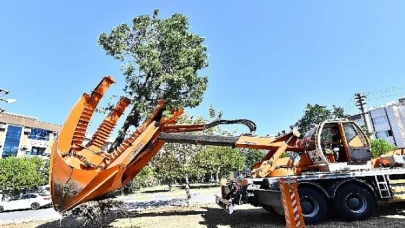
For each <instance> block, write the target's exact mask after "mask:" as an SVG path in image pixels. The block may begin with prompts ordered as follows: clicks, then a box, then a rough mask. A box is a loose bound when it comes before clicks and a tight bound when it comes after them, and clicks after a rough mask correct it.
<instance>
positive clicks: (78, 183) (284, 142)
mask: <svg viewBox="0 0 405 228" xmlns="http://www.w3.org/2000/svg"><path fill="white" fill-rule="evenodd" d="M112 83H114V80H113V79H112V78H111V77H109V76H108V77H104V78H103V80H102V81H101V82H100V83H99V84H98V85H97V87H96V88H95V90H94V91H93V92H92V93H91V94H83V96H82V97H81V98H80V99H79V100H78V102H77V103H76V104H75V105H74V107H73V109H72V111H71V113H70V114H69V115H68V117H67V120H66V122H65V124H64V126H63V128H62V130H61V132H60V135H59V137H58V139H57V140H56V141H55V143H54V145H53V147H52V154H51V163H50V187H51V195H52V201H53V205H54V208H55V210H57V211H61V212H63V211H66V210H69V209H71V208H73V207H74V206H77V205H80V204H82V203H84V202H87V201H90V200H94V199H97V198H100V197H102V196H104V195H106V194H108V193H110V192H112V191H115V190H116V189H118V188H120V187H122V186H124V185H125V184H127V183H128V182H129V181H130V180H132V179H133V178H134V177H135V176H136V175H137V174H138V173H139V172H140V171H141V169H142V168H143V167H144V166H145V165H146V164H147V163H148V162H149V161H150V160H151V159H152V158H153V157H154V156H155V155H156V154H157V153H158V151H159V150H160V149H161V148H162V147H163V145H164V144H165V143H166V142H168V143H190V144H202V145H216V146H231V147H236V148H253V149H266V150H270V151H271V152H270V153H269V154H267V156H266V157H265V158H264V159H263V162H261V165H260V167H258V169H257V170H256V172H255V174H254V175H257V176H263V175H266V174H267V173H268V172H269V171H271V170H272V169H274V167H275V162H276V161H277V159H278V158H279V157H280V155H281V154H282V153H283V152H284V151H286V150H289V151H300V148H299V147H296V146H295V145H296V142H297V139H298V138H297V137H298V133H297V132H295V131H292V132H290V133H288V134H286V135H284V136H281V137H253V136H251V135H241V136H239V137H235V136H213V135H202V136H201V135H200V136H199V135H195V134H185V133H179V132H192V131H204V130H206V129H209V128H211V127H214V126H217V125H219V124H245V125H246V126H247V127H248V128H249V130H250V131H251V133H252V132H254V131H255V130H256V125H255V124H254V123H253V122H252V121H250V120H246V119H239V120H231V121H229V120H217V121H214V122H212V123H209V124H198V125H176V120H177V118H178V117H179V116H180V115H181V114H182V113H183V110H176V111H172V115H171V117H163V115H162V113H163V111H164V106H165V103H166V102H165V101H161V102H160V103H159V105H158V107H157V108H156V109H155V110H154V112H153V113H152V115H151V116H150V118H149V119H147V120H146V121H145V122H144V123H143V124H142V125H141V126H140V127H139V128H138V129H137V130H136V131H135V132H133V133H132V134H131V135H130V136H129V137H128V138H126V139H124V141H123V142H122V143H121V144H120V145H119V146H118V147H116V148H111V149H110V150H109V151H111V152H106V151H105V150H104V148H103V147H104V144H105V142H106V139H107V138H108V136H109V134H110V133H111V131H112V130H113V128H114V127H115V124H116V122H117V120H118V118H119V117H120V116H121V115H122V113H123V112H124V110H125V108H126V107H127V106H128V105H129V103H130V101H129V100H128V99H127V98H124V97H122V98H121V99H120V100H119V101H118V103H117V105H116V106H115V107H114V108H113V110H112V111H111V112H110V114H108V116H107V117H106V119H105V120H104V121H103V122H102V123H101V125H100V126H99V128H98V129H97V131H96V133H95V134H94V135H93V137H92V139H91V140H90V141H89V142H88V143H87V144H86V145H85V146H84V145H83V143H84V135H85V132H86V130H87V126H88V123H89V121H90V119H91V117H92V114H93V113H94V111H95V108H96V106H97V104H98V102H99V101H100V100H101V98H102V96H103V95H104V94H105V92H106V90H107V89H108V88H109V87H110V85H111V84H112Z"/></svg>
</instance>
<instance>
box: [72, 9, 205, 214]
mask: <svg viewBox="0 0 405 228" xmlns="http://www.w3.org/2000/svg"><path fill="white" fill-rule="evenodd" d="M189 28H190V25H189V22H188V19H187V17H186V16H185V15H182V14H178V13H176V14H173V15H172V16H171V17H169V18H165V19H161V18H159V10H158V9H156V10H154V12H153V14H152V15H140V16H137V17H135V18H133V20H132V25H129V24H120V25H118V26H116V27H114V28H112V30H111V31H110V32H109V33H108V34H107V33H101V35H100V36H99V38H98V44H99V46H100V47H101V48H103V49H104V50H105V52H106V54H107V55H109V56H112V57H113V58H114V59H116V60H118V61H120V62H121V64H122V68H121V70H122V73H123V75H124V77H125V86H124V89H123V91H124V93H125V96H126V97H128V98H129V99H130V100H131V102H132V109H131V110H130V112H129V115H128V116H127V118H126V119H125V121H124V124H123V126H122V128H121V129H120V130H119V132H118V136H117V138H116V140H115V141H114V142H113V144H112V145H111V147H110V149H109V152H112V151H113V150H115V149H116V148H117V147H118V146H119V145H120V144H121V143H122V142H123V140H124V139H125V136H126V135H127V134H128V133H129V129H130V127H131V126H134V127H135V128H137V127H139V125H140V123H141V122H142V121H143V120H144V119H146V118H148V117H149V115H150V114H151V113H152V112H153V110H154V109H155V107H156V106H157V105H158V102H159V101H160V100H162V99H164V100H166V101H167V103H166V106H167V108H168V109H180V108H193V107H196V106H198V105H199V104H200V103H201V102H202V100H203V94H204V92H205V90H206V89H207V86H208V77H207V76H201V75H200V74H199V71H200V70H202V69H204V68H206V67H208V62H207V59H208V55H207V53H206V51H207V48H206V47H205V46H204V45H203V42H204V38H203V37H200V36H199V35H197V34H194V33H191V32H190V31H189ZM111 109H112V105H111V104H109V105H107V107H105V108H103V109H100V110H99V111H101V112H103V111H107V110H111ZM166 113H167V112H166ZM166 113H164V114H166ZM89 205H90V204H89ZM89 205H81V207H80V208H84V207H87V206H89ZM95 205H98V204H95ZM80 208H79V209H80ZM89 208H92V207H90V206H89ZM79 211H80V213H77V214H78V215H79V217H86V218H89V217H91V213H90V212H89V211H94V208H93V209H91V210H90V209H88V208H86V209H83V210H79Z"/></svg>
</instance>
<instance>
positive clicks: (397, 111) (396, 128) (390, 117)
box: [349, 98, 405, 147]
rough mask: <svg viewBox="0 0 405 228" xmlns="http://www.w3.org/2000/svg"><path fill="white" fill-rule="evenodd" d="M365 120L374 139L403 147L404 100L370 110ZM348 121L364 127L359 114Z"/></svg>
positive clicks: (404, 127)
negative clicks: (381, 139) (380, 139)
mask: <svg viewBox="0 0 405 228" xmlns="http://www.w3.org/2000/svg"><path fill="white" fill-rule="evenodd" d="M366 118H367V119H368V122H369V123H370V124H369V125H370V127H371V129H370V130H371V131H372V132H374V136H375V138H377V139H379V138H383V139H385V140H387V141H388V142H390V143H392V144H394V145H396V146H397V147H405V98H401V99H399V100H398V101H397V102H391V103H389V104H387V105H384V106H381V107H378V108H370V109H369V110H368V112H367V114H366ZM349 119H351V120H355V121H356V122H357V123H358V124H359V125H361V126H364V120H363V118H362V116H361V115H360V114H357V115H353V116H351V117H350V118H349Z"/></svg>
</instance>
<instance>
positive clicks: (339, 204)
mask: <svg viewBox="0 0 405 228" xmlns="http://www.w3.org/2000/svg"><path fill="white" fill-rule="evenodd" d="M334 207H335V210H336V211H337V213H338V215H339V217H341V218H342V219H344V220H346V221H356V220H365V219H368V218H370V217H371V216H372V215H373V214H374V212H375V209H376V205H375V201H374V196H373V195H372V194H371V193H370V192H369V191H368V190H367V189H365V188H363V187H361V186H357V185H346V186H343V187H342V188H341V189H339V190H338V192H337V194H336V197H335V200H334Z"/></svg>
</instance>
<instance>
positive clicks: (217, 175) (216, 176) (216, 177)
mask: <svg viewBox="0 0 405 228" xmlns="http://www.w3.org/2000/svg"><path fill="white" fill-rule="evenodd" d="M219 171H220V168H218V169H217V172H216V173H215V182H217V183H219Z"/></svg>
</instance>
